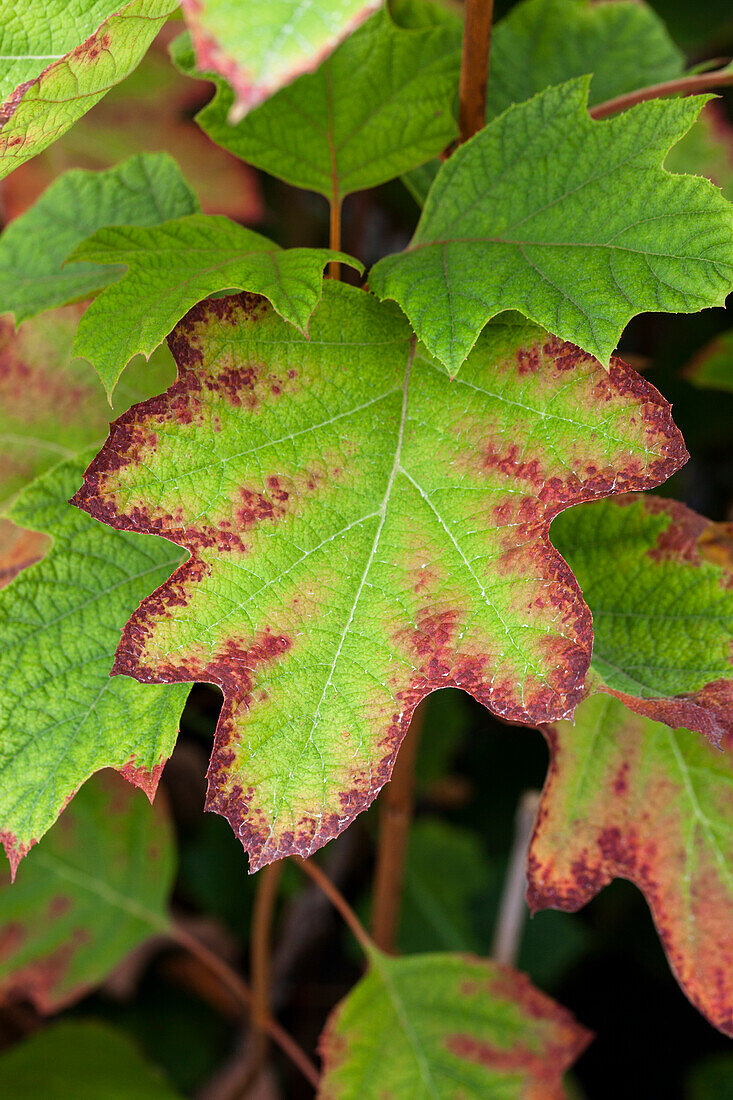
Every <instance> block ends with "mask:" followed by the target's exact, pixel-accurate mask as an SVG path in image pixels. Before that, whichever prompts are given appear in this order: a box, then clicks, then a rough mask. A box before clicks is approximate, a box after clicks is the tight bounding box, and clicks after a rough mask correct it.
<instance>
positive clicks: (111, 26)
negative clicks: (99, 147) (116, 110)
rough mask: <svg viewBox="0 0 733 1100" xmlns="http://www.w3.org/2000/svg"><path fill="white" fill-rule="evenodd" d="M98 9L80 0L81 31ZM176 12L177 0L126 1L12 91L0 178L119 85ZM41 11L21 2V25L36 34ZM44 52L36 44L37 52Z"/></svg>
mask: <svg viewBox="0 0 733 1100" xmlns="http://www.w3.org/2000/svg"><path fill="white" fill-rule="evenodd" d="M9 6H10V5H9V3H8V5H7V7H6V10H8V8H9ZM98 7H99V5H95V4H94V3H93V0H92V2H89V0H81V3H80V4H79V5H78V6H77V8H76V10H77V12H79V13H81V12H84V11H85V10H86V16H82V17H81V19H80V26H85V27H86V26H87V19H88V16H89V13H91V12H94V11H97V10H98ZM177 7H178V3H177V0H131V2H130V3H128V4H127V5H125V7H123V8H122V9H121V10H119V9H118V10H117V11H116V13H115V14H113V15H111V16H110V17H109V18H108V19H105V20H104V22H102V23H100V25H99V27H98V28H97V30H96V31H95V32H94V34H92V35H90V36H89V37H86V36H85V35H83V37H82V39H81V40H79V44H78V45H77V46H76V48H75V49H73V50H71V51H70V52H69V53H67V54H66V55H65V56H63V57H61V58H60V59H59V60H57V61H53V62H52V63H51V64H50V65H49V66H48V68H45V69H43V71H42V72H41V73H40V74H39V75H38V76H36V77H35V78H34V79H31V80H30V81H26V82H24V83H22V84H20V85H19V86H18V87H16V89H15V91H13V92H12V93H11V95H10V96H9V97H8V98H7V99H6V100H5V102H4V104H3V105H2V108H0V179H2V178H3V177H4V176H7V175H8V173H10V172H12V171H13V169H15V168H17V167H18V165H19V164H22V163H23V161H25V160H28V159H29V158H30V157H33V156H35V155H36V154H37V153H40V152H41V151H42V150H43V149H45V148H47V147H48V146H49V145H50V144H51V143H52V142H54V141H55V140H56V139H57V138H58V137H60V136H61V134H63V133H65V131H66V130H68V129H69V127H70V126H73V124H74V123H75V122H76V121H77V119H79V118H81V116H82V115H83V114H85V113H86V111H88V110H89V108H90V107H93V106H94V104H95V103H97V102H98V101H99V100H100V99H101V98H102V96H103V95H104V94H105V92H106V91H107V90H108V89H109V88H111V87H112V86H113V85H114V84H117V83H119V81H120V80H123V79H124V77H125V76H127V74H128V73H129V72H130V71H131V70H132V69H134V68H135V66H136V65H137V64H138V63H139V61H140V60H141V58H142V57H143V55H144V54H145V51H146V50H147V48H148V46H149V45H150V43H151V42H152V41H153V39H154V38H155V36H156V34H157V33H158V31H159V30H160V28H161V27H162V26H163V23H164V22H165V20H166V19H167V17H168V16H169V15H170V14H171V12H173V11H174V10H175V9H176V8H177ZM14 9H15V5H13V10H14ZM113 11H114V8H113ZM45 12H46V4H45V3H43V2H41V0H31V4H30V5H26V4H25V3H24V16H23V20H24V22H25V23H26V24H27V25H28V26H29V27H30V28H31V29H32V30H34V31H35V30H37V28H38V27H39V26H41V25H42V24H43V21H44V20H45ZM64 20H66V9H65V12H64ZM80 33H82V34H83V32H80ZM85 39H86V40H85ZM43 49H44V45H43V42H41V44H40V45H39V47H38V50H39V52H42V51H43Z"/></svg>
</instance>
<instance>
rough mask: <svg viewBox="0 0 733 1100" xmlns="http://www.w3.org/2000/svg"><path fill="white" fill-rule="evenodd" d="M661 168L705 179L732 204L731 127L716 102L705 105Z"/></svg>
mask: <svg viewBox="0 0 733 1100" xmlns="http://www.w3.org/2000/svg"><path fill="white" fill-rule="evenodd" d="M664 167H665V168H666V169H667V171H668V172H681V173H686V172H687V173H690V174H692V175H700V176H705V177H706V178H707V179H709V180H712V181H713V183H714V184H715V185H716V186H717V187H719V188H720V190H721V191H722V193H723V196H724V198H726V199H728V200H729V201H732V200H733V127H732V126H731V125H730V123H729V122H728V119H727V117H726V114H725V110H724V108H723V107H722V105H721V104H720V103H719V102H717V101H713V102H712V103H707V104H706V105H705V107H704V108H703V111H702V114H701V115H700V117H699V119H698V120H697V122H696V123H695V125H694V126H693V127H692V129H690V130H688V132H687V133H686V134H685V135H684V137H683V138H682V139H681V140H680V141H678V142H677V144H676V145H674V146H672V148H671V149H670V151H669V153H668V154H667V159H666V160H665V162H664Z"/></svg>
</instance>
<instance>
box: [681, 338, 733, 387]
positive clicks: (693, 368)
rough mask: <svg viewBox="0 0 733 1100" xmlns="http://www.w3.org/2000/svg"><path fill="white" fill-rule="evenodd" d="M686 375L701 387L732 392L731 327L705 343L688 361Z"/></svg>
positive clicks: (732, 345) (732, 358)
mask: <svg viewBox="0 0 733 1100" xmlns="http://www.w3.org/2000/svg"><path fill="white" fill-rule="evenodd" d="M687 377H688V378H689V380H690V381H691V382H692V383H693V384H694V385H695V386H699V387H700V388H701V389H704V390H727V391H728V392H730V393H733V329H730V330H729V331H728V332H724V333H722V334H721V335H720V336H716V337H715V339H714V340H711V341H710V343H709V344H706V346H705V347H704V348H703V349H702V351H701V352H700V353H699V355H696V356H695V358H694V360H693V361H692V363H690V366H689V369H688V371H687Z"/></svg>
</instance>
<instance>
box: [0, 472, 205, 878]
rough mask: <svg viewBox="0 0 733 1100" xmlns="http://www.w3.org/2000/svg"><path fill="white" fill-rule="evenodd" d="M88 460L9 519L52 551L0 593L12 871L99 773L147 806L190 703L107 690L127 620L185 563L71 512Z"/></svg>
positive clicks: (165, 693) (4, 814)
mask: <svg viewBox="0 0 733 1100" xmlns="http://www.w3.org/2000/svg"><path fill="white" fill-rule="evenodd" d="M92 454H93V451H92V452H86V453H85V454H83V455H82V457H81V458H75V459H70V460H69V461H68V462H63V463H61V464H60V465H59V466H56V467H54V468H53V469H52V470H49V471H48V472H47V473H45V474H44V475H43V476H42V477H40V478H38V479H37V480H36V481H34V482H33V483H32V484H31V485H29V486H27V487H26V488H25V489H24V491H23V492H22V493H21V494H20V496H19V497H18V498H17V499H16V500H15V502H14V504H13V506H12V508H11V509H10V511H9V516H10V518H11V519H12V520H13V521H14V522H15V523H16V524H18V525H19V526H20V527H24V528H28V529H30V530H32V531H39V532H44V533H46V534H48V535H50V536H51V537H52V539H53V542H52V545H51V547H50V549H49V550H48V551H47V553H46V555H45V557H44V558H43V559H42V560H41V561H39V562H37V563H36V564H35V565H29V566H28V568H26V569H24V570H23V571H22V572H21V573H19V575H18V576H16V577H15V579H14V580H13V581H12V582H11V583H10V584H8V585H7V586H6V587H5V588H3V589H2V590H1V591H0V633H1V635H2V647H0V683H2V692H0V841H1V842H2V843H3V845H4V846H5V851H6V852H7V855H8V858H9V860H10V863H11V869H12V870H13V871H14V870H15V868H16V867H17V866H18V863H19V862H20V860H21V858H22V857H23V856H24V855H25V854H26V852H28V850H29V849H30V848H31V846H32V845H34V844H35V843H36V842H37V841H38V840H39V839H40V838H41V837H42V836H43V835H44V833H46V832H47V831H48V829H49V828H50V827H51V826H52V825H53V823H54V821H55V820H56V818H57V817H58V815H59V813H60V812H61V810H62V809H63V808H64V806H65V805H66V804H67V802H68V801H69V799H70V798H71V796H72V795H73V794H74V793H75V792H76V791H77V790H78V789H79V787H80V786H81V785H82V783H84V782H85V780H87V779H88V778H89V776H90V775H92V774H93V773H94V772H95V771H98V770H99V769H100V768H104V767H108V766H109V767H115V768H117V769H118V770H119V771H121V772H122V773H123V775H125V777H126V778H128V779H129V780H130V782H132V783H134V784H136V785H137V786H139V787H142V788H143V789H144V790H145V791H146V793H147V794H148V796H149V797H150V798H152V796H153V794H154V792H155V789H156V787H157V784H158V780H159V778H160V774H161V772H162V770H163V765H164V763H165V761H166V760H167V759H168V757H169V756H170V754H171V752H172V750H173V746H174V744H175V741H176V737H177V734H178V723H179V719H180V715H181V711H182V709H183V705H184V703H185V701H186V695H187V690H186V689H185V688H183V687H172V688H162V687H156V688H141V687H140V685H139V684H137V683H135V682H134V681H133V680H130V679H129V678H125V677H122V678H120V677H116V678H115V679H110V676H109V671H110V667H111V665H112V659H113V655H114V650H115V647H116V645H117V643H118V641H119V637H120V631H121V629H122V627H123V625H124V623H125V621H126V619H127V618H128V617H129V615H130V614H131V613H132V612H133V611H134V610H135V608H136V607H137V605H138V604H139V602H140V600H141V599H142V598H143V596H146V595H147V594H148V592H150V590H151V588H152V587H154V586H155V585H156V584H160V583H162V582H163V581H164V580H165V579H166V577H167V576H168V575H169V574H170V572H171V569H172V568H173V567H174V566H175V565H177V564H178V562H179V561H180V551H178V550H177V549H176V547H173V546H171V545H170V543H168V542H166V541H165V540H163V539H150V538H145V537H142V536H140V535H131V534H128V533H124V534H123V533H120V532H112V531H110V530H109V528H107V527H104V526H103V525H102V524H99V523H96V522H95V521H94V520H90V519H89V517H88V516H85V515H83V514H82V513H81V512H79V511H78V510H77V509H75V508H72V507H71V506H70V505H69V504H68V503H67V501H68V499H69V497H70V496H71V494H72V493H73V492H74V490H75V489H76V488H77V486H78V485H79V482H80V480H81V473H82V470H83V469H84V466H85V465H86V463H87V462H88V461H89V458H90V457H91V455H92Z"/></svg>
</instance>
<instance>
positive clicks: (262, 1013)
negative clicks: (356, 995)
mask: <svg viewBox="0 0 733 1100" xmlns="http://www.w3.org/2000/svg"><path fill="white" fill-rule="evenodd" d="M282 870H283V862H282V860H278V861H277V862H276V863H270V864H268V866H267V867H263V869H262V870H261V871H260V873H259V875H258V877H257V889H256V892H255V901H254V908H253V911H252V927H251V930H250V963H249V966H250V974H251V976H252V1026H253V1027H254V1030H255V1032H256V1035H257V1038H256V1041H255V1050H254V1056H253V1060H252V1070H251V1072H252V1080H253V1081H254V1080H256V1079H257V1076H258V1075H259V1072H260V1070H261V1068H262V1065H263V1063H264V1061H265V1057H266V1055H267V1022H268V1020H269V1018H270V984H271V971H272V967H271V957H272V956H271V946H272V944H271V941H272V920H273V916H274V913H275V904H276V902H277V891H278V887H279V885H280V876H281V875H282Z"/></svg>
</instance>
